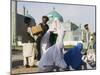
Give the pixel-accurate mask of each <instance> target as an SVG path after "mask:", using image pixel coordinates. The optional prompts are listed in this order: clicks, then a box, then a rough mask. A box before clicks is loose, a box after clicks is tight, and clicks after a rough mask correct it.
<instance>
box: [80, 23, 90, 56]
mask: <svg viewBox="0 0 100 75" xmlns="http://www.w3.org/2000/svg"><path fill="white" fill-rule="evenodd" d="M82 41H83V54H85V53H86V52H87V50H88V47H89V41H90V30H89V27H88V24H85V25H84V29H83V31H82Z"/></svg>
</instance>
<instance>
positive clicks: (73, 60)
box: [64, 43, 83, 70]
mask: <svg viewBox="0 0 100 75" xmlns="http://www.w3.org/2000/svg"><path fill="white" fill-rule="evenodd" d="M82 49H83V45H82V44H81V43H79V44H77V46H75V47H74V48H70V49H69V51H68V52H67V53H65V54H64V60H65V62H66V64H67V65H68V66H71V67H72V68H73V69H76V70H79V69H80V65H81V63H82V59H81V58H82V54H81V50H82Z"/></svg>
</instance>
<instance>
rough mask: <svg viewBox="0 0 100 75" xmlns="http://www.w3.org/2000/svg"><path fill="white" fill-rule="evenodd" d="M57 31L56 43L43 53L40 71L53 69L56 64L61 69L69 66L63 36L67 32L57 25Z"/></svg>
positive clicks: (57, 22) (39, 66)
mask: <svg viewBox="0 0 100 75" xmlns="http://www.w3.org/2000/svg"><path fill="white" fill-rule="evenodd" d="M56 24H59V21H56ZM56 31H57V34H58V37H57V40H56V44H54V45H53V46H51V47H49V48H48V49H47V50H46V52H45V53H43V55H42V57H41V59H40V62H39V65H38V68H39V72H50V71H53V69H54V67H55V66H56V67H59V68H61V69H65V68H66V67H67V64H66V63H65V61H64V57H63V52H62V50H63V48H64V45H63V38H64V35H65V34H64V31H63V29H62V28H61V27H60V28H59V27H57V28H56Z"/></svg>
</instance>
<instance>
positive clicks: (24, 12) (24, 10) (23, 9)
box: [23, 6, 26, 16]
mask: <svg viewBox="0 0 100 75" xmlns="http://www.w3.org/2000/svg"><path fill="white" fill-rule="evenodd" d="M25 10H26V8H25V6H23V15H24V16H25Z"/></svg>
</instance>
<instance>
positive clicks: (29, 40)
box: [22, 17, 35, 68]
mask: <svg viewBox="0 0 100 75" xmlns="http://www.w3.org/2000/svg"><path fill="white" fill-rule="evenodd" d="M24 21H25V28H24V33H23V35H24V36H22V43H23V57H24V66H25V67H26V68H29V67H31V66H33V65H34V50H33V43H34V42H35V40H34V38H33V37H32V36H33V35H32V33H31V25H30V21H31V19H30V18H28V17H25V19H24Z"/></svg>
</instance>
